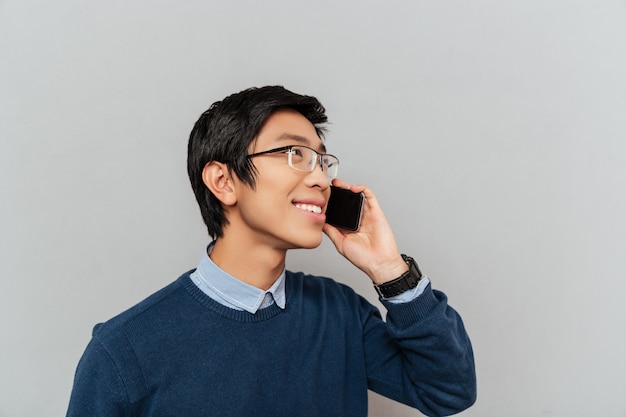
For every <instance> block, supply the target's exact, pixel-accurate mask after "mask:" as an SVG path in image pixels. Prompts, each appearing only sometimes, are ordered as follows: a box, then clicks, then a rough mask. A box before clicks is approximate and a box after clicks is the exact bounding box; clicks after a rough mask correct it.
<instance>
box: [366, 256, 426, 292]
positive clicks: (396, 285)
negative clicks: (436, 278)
mask: <svg viewBox="0 0 626 417" xmlns="http://www.w3.org/2000/svg"><path fill="white" fill-rule="evenodd" d="M402 260H403V262H404V264H405V268H404V269H408V270H406V271H405V272H403V273H402V275H400V276H399V277H397V278H395V279H392V280H389V281H386V282H383V283H381V284H376V283H375V284H374V288H376V291H377V292H378V294H379V295H380V296H381V297H382V298H390V297H395V296H397V295H400V294H402V293H404V292H406V291H409V290H412V289H414V288H415V287H417V285H418V284H419V282H420V280H421V279H422V272H421V271H420V269H419V267H418V266H417V263H416V262H415V260H414V259H413V258H411V257H410V256H407V255H402ZM407 266H408V268H407Z"/></svg>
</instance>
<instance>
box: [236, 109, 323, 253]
mask: <svg viewBox="0 0 626 417" xmlns="http://www.w3.org/2000/svg"><path fill="white" fill-rule="evenodd" d="M287 145H304V146H308V147H310V148H312V149H315V150H316V151H319V152H320V153H324V152H325V148H324V144H323V143H322V140H321V139H320V138H319V136H318V135H317V132H316V131H315V127H314V126H313V124H311V122H309V121H308V120H307V119H306V118H305V117H304V116H303V115H301V114H300V113H298V112H296V111H294V110H279V111H277V112H275V113H273V114H272V115H271V116H270V117H269V118H268V119H267V120H266V121H265V124H264V125H263V127H262V128H261V131H260V132H259V135H258V136H257V138H256V141H254V142H253V143H252V145H251V148H250V149H249V150H248V151H249V153H250V154H252V153H256V152H263V151H267V150H270V149H274V148H278V147H282V146H287ZM253 162H254V165H255V166H256V168H257V171H258V174H257V177H256V187H255V188H254V189H252V188H250V187H249V186H248V185H246V184H243V183H242V182H241V181H236V187H237V204H236V207H234V208H233V209H234V210H233V215H234V216H233V217H232V218H229V221H230V222H231V224H232V222H239V224H238V225H237V227H236V229H237V233H238V234H239V236H241V235H243V236H241V238H244V237H245V238H246V239H249V241H250V243H253V244H256V243H258V244H263V245H269V246H271V247H272V248H274V249H281V250H287V249H294V248H314V247H317V246H319V244H320V243H321V241H322V226H323V225H324V221H325V218H326V217H325V215H324V214H323V213H324V211H325V209H326V202H327V201H328V197H329V196H330V183H329V180H328V177H327V176H326V173H324V172H322V170H321V169H320V167H319V166H318V167H316V168H315V170H314V171H313V172H302V171H297V170H295V169H293V168H291V167H290V166H289V164H288V162H287V155H286V154H285V153H280V152H279V153H272V154H266V155H260V156H256V157H254V158H253ZM233 226H235V225H234V224H233Z"/></svg>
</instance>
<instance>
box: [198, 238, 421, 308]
mask: <svg viewBox="0 0 626 417" xmlns="http://www.w3.org/2000/svg"><path fill="white" fill-rule="evenodd" d="M213 244H214V242H212V243H211V244H210V245H209V246H208V248H207V249H206V250H205V251H203V253H202V257H201V258H200V262H199V264H198V268H197V269H196V270H195V271H194V272H193V273H192V274H191V276H190V278H191V280H192V281H193V283H194V284H196V286H197V287H198V288H200V290H201V291H202V292H204V293H205V294H206V295H208V296H209V297H211V298H212V299H213V300H215V301H217V302H218V303H220V304H222V305H223V306H226V307H229V308H233V309H235V310H245V311H247V312H249V313H252V314H255V313H256V312H257V311H258V310H259V309H261V308H265V307H269V306H271V305H272V304H274V303H276V305H277V306H278V307H280V308H281V309H283V310H284V309H285V303H286V299H285V270H284V269H283V271H282V272H281V274H280V275H279V276H278V278H277V279H276V281H275V282H274V284H273V285H272V286H271V287H270V288H269V289H268V290H267V291H264V290H262V289H260V288H257V287H255V286H253V285H249V284H246V283H245V282H243V281H241V280H239V279H237V278H235V277H233V276H232V275H230V274H229V273H227V272H226V271H224V270H222V269H221V268H220V267H219V266H217V265H216V264H215V262H213V260H212V259H211V257H210V256H209V255H210V254H211V251H212V250H213ZM429 283H430V280H429V279H428V277H426V276H423V277H422V279H421V280H420V282H419V284H418V285H417V287H415V288H413V289H412V290H410V291H406V292H404V293H402V294H400V295H397V296H395V297H391V298H388V299H386V300H387V301H390V302H392V303H396V304H397V303H407V302H409V301H411V300H414V299H415V298H417V297H418V296H419V295H420V294H422V292H423V291H424V289H425V288H426V286H427V285H428V284H429Z"/></svg>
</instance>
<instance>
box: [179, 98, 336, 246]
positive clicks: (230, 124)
mask: <svg viewBox="0 0 626 417" xmlns="http://www.w3.org/2000/svg"><path fill="white" fill-rule="evenodd" d="M280 109H292V110H295V111H297V112H298V113H300V114H302V115H303V116H304V117H306V118H307V120H309V121H310V122H311V123H312V124H313V126H314V127H315V130H316V132H317V134H318V136H320V138H323V134H324V126H323V124H324V123H326V122H327V117H326V114H325V112H326V110H325V109H324V106H322V104H321V103H320V102H319V101H318V100H317V99H316V98H315V97H311V96H304V95H300V94H296V93H293V92H291V91H289V90H287V89H285V88H284V87H282V86H266V87H260V88H257V87H253V88H248V89H246V90H243V91H241V92H239V93H235V94H232V95H230V96H228V97H226V98H225V99H223V100H222V101H217V102H215V103H213V104H212V105H211V107H209V109H208V110H207V111H205V112H204V113H202V115H201V116H200V118H199V119H198V121H197V122H196V124H195V125H194V127H193V129H192V131H191V134H190V135H189V144H188V147H187V173H188V174H189V179H190V181H191V187H192V188H193V192H194V194H195V195H196V200H197V201H198V204H199V206H200V213H201V214H202V219H203V220H204V223H205V224H206V226H207V230H208V232H209V235H210V236H211V237H212V238H214V239H216V238H218V237H221V236H222V235H223V230H222V229H223V227H224V226H225V225H226V224H228V220H227V219H226V215H225V213H224V210H223V208H222V205H221V202H220V201H219V200H218V199H217V197H215V195H213V193H212V192H211V190H209V189H208V187H207V186H206V185H205V184H204V182H203V180H202V171H203V170H204V167H205V166H206V164H208V163H209V162H211V161H217V162H222V163H225V164H226V165H227V166H228V169H229V173H231V174H234V175H236V176H237V178H239V180H241V181H242V182H244V183H246V184H248V185H249V186H250V187H252V188H254V187H255V180H256V170H255V167H254V165H253V164H252V161H251V159H250V158H247V154H248V147H249V146H250V144H251V143H252V141H253V140H254V139H255V138H256V137H257V136H258V134H259V131H260V130H261V127H262V126H263V124H264V123H265V121H266V120H267V118H268V117H269V116H270V115H271V114H272V113H274V112H275V111H277V110H280Z"/></svg>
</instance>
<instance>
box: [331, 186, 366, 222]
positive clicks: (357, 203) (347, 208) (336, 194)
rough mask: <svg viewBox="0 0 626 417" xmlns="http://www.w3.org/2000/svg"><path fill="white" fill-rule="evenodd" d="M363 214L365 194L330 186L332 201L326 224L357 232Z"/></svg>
mask: <svg viewBox="0 0 626 417" xmlns="http://www.w3.org/2000/svg"><path fill="white" fill-rule="evenodd" d="M362 213H363V193H353V192H352V191H350V190H348V189H346V188H339V187H335V186H333V185H331V186H330V199H329V200H328V206H327V207H326V223H328V224H330V225H331V226H335V227H338V228H341V229H345V230H349V231H352V232H356V231H357V230H359V225H360V224H361V214H362Z"/></svg>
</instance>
